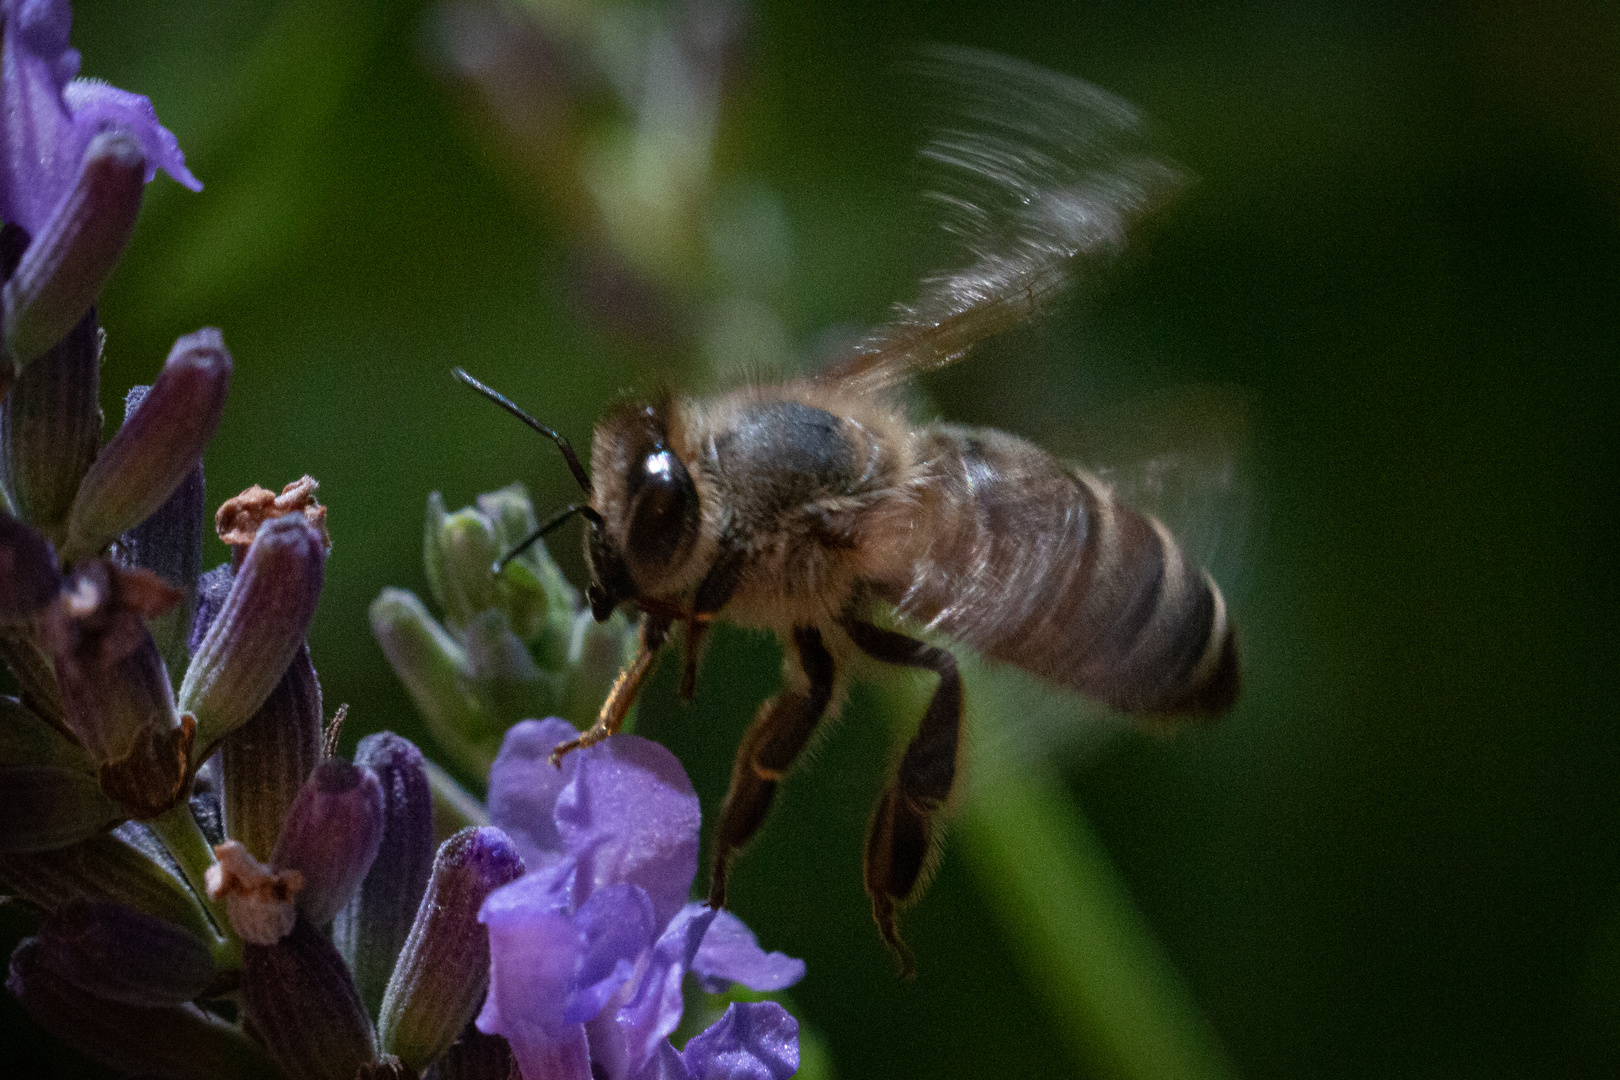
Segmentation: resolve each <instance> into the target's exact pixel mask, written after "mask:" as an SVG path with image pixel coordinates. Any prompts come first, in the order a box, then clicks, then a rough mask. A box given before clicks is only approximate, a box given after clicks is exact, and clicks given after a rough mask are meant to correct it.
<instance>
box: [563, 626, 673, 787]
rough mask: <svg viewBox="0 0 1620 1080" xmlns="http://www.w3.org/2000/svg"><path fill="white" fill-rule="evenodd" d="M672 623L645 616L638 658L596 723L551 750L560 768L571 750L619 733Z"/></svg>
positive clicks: (615, 686) (615, 684)
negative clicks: (574, 737) (575, 737)
mask: <svg viewBox="0 0 1620 1080" xmlns="http://www.w3.org/2000/svg"><path fill="white" fill-rule="evenodd" d="M669 626H670V623H669V620H668V619H667V618H665V617H663V616H662V615H648V616H647V617H646V618H644V619H642V620H641V643H640V645H639V646H638V647H637V649H636V655H635V658H634V659H633V660H631V661H630V663H629V664H628V665H627V666H626V667H625V669H624V670H623V671H621V672H619V677H618V678H617V679H615V680H614V681H613V689H612V690H610V691H608V696H607V700H606V701H604V702H603V703H602V710H601V712H599V713H597V714H596V723H594V724H592V725H591V726H590V728H589V729H587V730H586V731H583V732H581V733H580V736H579V738H577V739H570V740H569V741H568V742H565V743H558V744H557V748H556V749H554V750H553V751H552V752H551V758H550V760H551V764H552V765H553V766H554V767H557V768H560V767H561V766H562V759H563V757H564V756H565V755H566V754H568V753H569V752H570V751H573V750H578V749H579V748H580V747H582V746H592V745H594V744H596V743H599V742H601V741H602V740H603V739H605V738H607V737H608V736H610V735H613V734H616V733H617V732H618V730H619V728H620V727H622V726H623V725H624V718H625V717H626V716H628V715H629V714H630V706H632V705H634V704H635V703H636V694H638V693H639V692H640V691H641V684H642V683H644V682H646V681H647V676H648V675H649V674H651V673H652V669H653V661H655V660H657V659H658V650H659V649H660V648H662V647H663V644H664V639H665V638H667V637H668V636H669Z"/></svg>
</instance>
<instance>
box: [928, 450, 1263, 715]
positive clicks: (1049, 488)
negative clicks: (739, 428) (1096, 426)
mask: <svg viewBox="0 0 1620 1080" xmlns="http://www.w3.org/2000/svg"><path fill="white" fill-rule="evenodd" d="M919 450H920V452H921V455H922V456H923V458H924V460H926V461H927V463H928V466H927V467H928V470H929V482H928V483H927V484H925V485H922V488H921V491H920V500H919V501H920V506H919V513H920V514H922V515H924V516H925V517H926V518H927V520H924V521H921V522H919V528H918V533H919V535H924V536H928V537H930V538H931V539H930V541H929V543H928V544H927V545H926V546H925V548H924V550H923V551H922V552H921V554H920V556H919V558H918V559H917V562H916V564H915V569H914V572H913V574H912V577H911V580H910V582H909V583H908V584H907V586H906V588H905V589H904V591H903V593H902V594H901V595H900V596H899V598H898V605H899V607H900V609H901V611H902V612H903V613H904V614H906V615H909V616H911V617H913V618H916V619H919V620H921V621H923V622H925V623H927V624H928V625H929V626H930V627H933V628H936V629H939V630H942V631H944V632H945V633H948V634H950V635H951V636H952V637H955V638H957V639H959V640H961V641H962V642H964V643H965V644H967V645H970V646H972V647H973V648H975V649H977V650H979V651H980V652H982V653H984V654H985V655H986V656H989V657H991V658H993V659H997V660H1003V661H1006V662H1008V663H1011V664H1016V665H1018V666H1019V667H1021V668H1024V669H1026V670H1028V671H1031V672H1033V673H1035V674H1036V675H1039V676H1041V677H1043V678H1046V679H1049V680H1051V681H1052V682H1055V683H1058V684H1060V685H1062V686H1066V687H1069V688H1070V689H1073V690H1077V691H1079V692H1081V693H1084V694H1087V695H1089V696H1091V697H1095V698H1098V699H1100V700H1102V701H1104V702H1107V703H1108V704H1110V705H1112V706H1114V707H1116V708H1119V709H1124V710H1127V711H1130V712H1139V713H1169V714H1174V713H1205V714H1214V713H1222V712H1225V711H1226V710H1227V709H1228V708H1230V707H1231V705H1232V702H1233V701H1234V700H1235V699H1236V696H1237V690H1238V681H1239V679H1238V663H1237V650H1236V645H1235V642H1234V639H1233V635H1232V627H1231V624H1230V622H1229V621H1228V619H1227V614H1226V602H1225V599H1224V598H1223V597H1222V596H1221V592H1220V589H1219V588H1218V587H1217V586H1216V585H1215V583H1214V581H1212V580H1211V579H1210V577H1209V575H1208V574H1206V573H1205V572H1204V571H1203V570H1201V569H1200V568H1199V567H1198V566H1197V564H1195V563H1194V562H1193V561H1192V560H1191V559H1189V558H1188V557H1187V555H1186V554H1185V553H1184V552H1183V551H1182V549H1181V547H1180V545H1178V544H1177V543H1176V541H1175V538H1174V537H1172V536H1171V535H1170V532H1169V530H1167V529H1166V528H1165V527H1164V526H1163V525H1162V524H1160V523H1159V522H1158V521H1157V520H1155V519H1153V518H1149V517H1146V516H1144V515H1142V514H1139V513H1137V512H1136V511H1135V510H1132V509H1131V508H1130V507H1128V506H1126V505H1124V504H1123V503H1122V502H1120V501H1119V500H1118V499H1116V498H1115V497H1114V495H1113V493H1112V491H1110V490H1109V488H1108V487H1107V486H1106V485H1105V484H1103V483H1102V482H1101V481H1100V480H1098V479H1097V478H1096V477H1094V476H1091V475H1090V474H1088V473H1085V472H1082V471H1080V470H1076V469H1072V468H1069V467H1067V466H1064V465H1063V464H1061V463H1059V462H1058V461H1057V460H1055V459H1054V458H1052V457H1051V456H1050V455H1049V454H1047V453H1046V452H1045V451H1043V450H1041V449H1039V448H1038V447H1035V446H1033V445H1031V444H1030V443H1027V442H1024V441H1023V440H1022V439H1018V438H1015V437H1013V436H1011V435H1007V434H1005V433H1003V432H999V431H993V430H988V429H970V428H960V427H955V426H950V425H941V426H938V427H934V428H930V429H928V430H927V431H925V432H923V433H922V434H921V435H920V436H919Z"/></svg>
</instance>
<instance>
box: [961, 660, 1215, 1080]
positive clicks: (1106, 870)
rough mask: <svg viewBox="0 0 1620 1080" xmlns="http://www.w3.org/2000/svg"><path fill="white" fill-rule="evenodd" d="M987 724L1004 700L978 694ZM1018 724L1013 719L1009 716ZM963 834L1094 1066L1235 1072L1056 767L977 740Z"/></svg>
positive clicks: (1129, 1073) (1060, 1015)
mask: <svg viewBox="0 0 1620 1080" xmlns="http://www.w3.org/2000/svg"><path fill="white" fill-rule="evenodd" d="M979 701H980V702H981V703H982V704H983V705H986V706H988V708H987V709H981V710H980V711H981V713H982V714H983V716H982V718H983V720H984V721H985V729H986V730H987V731H994V730H996V729H997V725H998V722H1001V721H1004V720H1006V718H1005V717H1003V716H1000V715H997V713H998V712H1000V711H1002V707H1003V703H1002V702H1000V701H998V700H996V696H995V694H994V693H993V692H991V693H985V694H983V695H982V696H980V698H979ZM1007 722H1008V723H1010V721H1007ZM972 751H973V759H972V768H973V770H974V772H975V773H976V774H977V775H976V776H975V777H974V778H973V781H972V784H973V786H972V788H971V789H970V793H969V796H968V799H967V804H966V807H965V811H964V813H963V814H962V818H961V822H960V829H959V832H960V834H961V836H962V839H963V841H964V843H963V845H962V846H963V847H964V848H965V849H966V850H965V852H964V854H965V855H966V856H967V858H968V860H969V862H970V864H971V866H972V869H973V870H974V872H975V873H976V874H977V875H978V877H979V879H980V882H981V884H982V887H983V891H984V895H985V896H986V898H987V899H988V901H989V903H990V904H991V906H992V907H993V908H994V909H995V911H996V912H997V914H998V915H999V916H1000V918H1001V921H1002V922H1003V924H1004V926H1005V927H1006V929H1007V931H1008V936H1009V937H1010V939H1011V940H1012V941H1013V942H1014V943H1015V948H1017V949H1018V951H1019V953H1020V954H1021V959H1022V962H1023V966H1024V969H1025V972H1026V974H1027V975H1028V977H1029V978H1030V979H1031V981H1032V982H1033V983H1034V984H1035V985H1036V986H1037V987H1039V988H1040V989H1041V990H1042V992H1043V995H1044V997H1045V998H1046V1003H1047V1006H1048V1008H1049V1009H1050V1011H1051V1015H1052V1016H1053V1018H1054V1019H1055V1020H1056V1021H1057V1023H1058V1026H1059V1029H1060V1031H1061V1032H1062V1034H1063V1036H1064V1037H1065V1040H1066V1041H1067V1042H1068V1043H1069V1045H1070V1048H1071V1050H1072V1051H1073V1052H1074V1053H1075V1054H1076V1055H1077V1057H1079V1058H1081V1059H1083V1061H1084V1062H1085V1064H1086V1065H1087V1066H1089V1067H1090V1068H1089V1069H1088V1073H1092V1072H1100V1073H1101V1074H1102V1075H1107V1076H1115V1077H1121V1078H1129V1080H1161V1078H1162V1080H1171V1078H1176V1080H1185V1078H1202V1080H1228V1078H1231V1077H1233V1076H1234V1075H1235V1072H1234V1070H1233V1068H1232V1065H1231V1063H1230V1061H1229V1060H1228V1059H1227V1057H1226V1054H1225V1052H1224V1051H1223V1049H1222V1047H1221V1045H1220V1041H1219V1039H1218V1037H1217V1036H1216V1034H1215V1032H1214V1030H1213V1029H1212V1028H1211V1027H1210V1026H1209V1022H1208V1020H1206V1019H1205V1017H1204V1016H1203V1014H1202V1013H1201V1012H1200V1011H1199V1008H1198V1006H1197V1004H1196V1002H1195V1001H1194V1000H1193V997H1192V994H1191V992H1190V991H1189V989H1188V988H1187V986H1186V984H1185V983H1184V982H1183V981H1182V979H1181V976H1180V973H1179V972H1177V971H1176V969H1175V967H1174V965H1172V964H1171V962H1170V960H1169V958H1168V957H1166V956H1165V955H1164V952H1163V950H1162V948H1161V947H1160V945H1159V943H1158V941H1157V940H1156V939H1155V938H1154V936H1153V932H1152V930H1151V928H1150V927H1149V926H1148V925H1147V921H1146V919H1144V918H1143V917H1142V914H1141V912H1140V911H1139V910H1137V908H1136V905H1135V903H1134V902H1133V901H1132V899H1131V896H1130V890H1129V888H1128V887H1127V885H1126V884H1125V882H1124V881H1123V880H1122V879H1121V878H1120V877H1119V874H1118V872H1117V871H1116V870H1115V869H1114V866H1113V863H1112V861H1111V860H1110V859H1109V857H1108V852H1107V850H1106V849H1105V848H1104V847H1103V845H1102V843H1101V841H1099V840H1098V838H1097V836H1096V834H1095V833H1093V832H1092V830H1091V827H1090V825H1089V824H1088V823H1087V822H1086V820H1085V817H1084V816H1083V815H1082V814H1081V812H1080V809H1079V807H1078V806H1076V805H1075V802H1074V800H1073V798H1072V797H1070V796H1069V795H1068V793H1067V792H1065V791H1064V790H1063V788H1062V786H1061V785H1060V784H1059V783H1058V782H1057V780H1056V778H1055V777H1054V776H1053V775H1052V773H1051V771H1050V770H1049V769H1045V768H1041V767H1038V766H1032V765H1031V763H1030V762H1028V761H1024V760H1018V759H1015V757H1014V754H1013V751H1012V750H1011V749H1010V747H1009V744H1008V742H1007V740H1005V739H997V738H994V737H988V738H984V739H981V740H977V741H976V742H975V743H974V744H973V746H972Z"/></svg>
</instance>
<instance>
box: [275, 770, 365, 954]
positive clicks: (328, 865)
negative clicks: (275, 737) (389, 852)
mask: <svg viewBox="0 0 1620 1080" xmlns="http://www.w3.org/2000/svg"><path fill="white" fill-rule="evenodd" d="M382 838H383V790H382V785H381V784H379V783H378V782H377V774H376V773H374V772H372V771H371V770H370V769H367V768H364V767H360V766H355V765H351V764H349V763H348V762H347V761H343V760H340V759H338V758H333V759H332V760H330V761H323V762H321V763H320V764H319V765H317V766H315V771H314V772H312V773H310V776H309V779H308V780H306V781H305V782H304V786H303V787H302V788H300V789H299V792H298V796H297V798H295V799H294V800H293V804H292V808H291V809H290V810H289V811H288V812H287V820H286V823H285V824H284V825H283V826H282V829H281V838H280V839H279V840H277V841H276V847H275V858H274V859H273V860H272V862H273V864H274V866H275V868H276V869H277V870H296V871H298V872H299V873H300V874H302V875H303V877H304V888H303V890H302V891H301V892H299V894H298V899H297V903H298V910H299V911H300V912H302V913H303V915H304V917H305V918H306V919H308V920H309V921H310V923H311V924H313V925H315V926H325V925H327V924H328V923H330V922H331V921H332V920H333V919H334V918H335V917H336V916H337V913H338V912H339V911H341V910H342V909H343V905H345V904H347V903H348V902H349V899H350V898H351V897H352V896H354V893H355V890H356V889H358V888H359V887H360V882H362V881H363V880H365V877H366V874H367V872H368V871H370V869H371V864H372V863H373V862H374V861H376V858H377V849H378V847H379V846H380V845H381V844H382Z"/></svg>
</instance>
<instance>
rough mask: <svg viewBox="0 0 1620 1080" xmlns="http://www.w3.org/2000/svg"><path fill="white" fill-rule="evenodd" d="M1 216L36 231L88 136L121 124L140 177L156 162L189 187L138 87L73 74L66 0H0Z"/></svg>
mask: <svg viewBox="0 0 1620 1080" xmlns="http://www.w3.org/2000/svg"><path fill="white" fill-rule="evenodd" d="M0 18H3V19H4V22H5V32H4V38H3V42H0V116H4V117H5V118H6V123H5V124H4V125H0V219H3V220H5V221H8V222H15V223H16V224H18V225H20V226H22V227H23V228H24V229H26V230H27V231H28V233H29V235H31V236H37V235H39V234H40V232H41V231H42V230H43V229H44V228H45V225H46V222H47V221H48V220H49V218H50V217H51V215H52V214H53V213H54V212H55V211H56V208H57V204H58V203H60V202H61V201H62V198H63V196H64V195H65V194H66V193H67V191H68V189H69V188H70V187H71V186H72V184H73V181H74V178H75V177H76V176H77V175H78V173H79V166H80V163H81V162H82V161H83V160H84V156H85V150H86V148H87V147H88V146H89V145H90V142H91V140H92V139H94V138H95V137H96V135H98V134H100V133H101V132H103V131H107V130H109V129H113V128H119V129H122V130H123V131H125V132H127V133H128V134H129V135H130V137H132V138H133V139H134V140H135V142H136V144H137V145H138V146H139V148H140V152H141V156H142V158H143V159H144V160H145V163H146V165H145V169H144V170H143V174H142V178H143V179H144V180H148V181H149V180H151V179H152V177H153V176H154V175H155V174H156V172H157V170H158V169H159V168H161V169H162V170H163V171H164V172H166V173H168V174H169V175H170V176H172V177H173V178H174V179H175V180H177V181H179V182H180V183H181V184H182V185H184V186H185V187H188V188H190V189H191V190H193V191H200V190H201V189H202V185H201V184H199V183H198V182H197V178H196V177H194V176H192V175H191V173H190V172H189V171H188V170H187V169H186V162H185V157H184V155H182V154H181V153H180V147H179V145H178V144H177V143H176V142H175V139H174V136H173V135H171V134H170V133H169V131H168V130H167V129H166V128H164V127H163V125H162V124H159V123H158V119H157V115H156V114H155V113H154V112H153V111H152V103H151V102H150V101H148V100H147V99H146V98H144V97H142V96H141V95H139V94H132V93H129V92H128V91H124V90H119V89H118V88H117V87H113V86H107V85H106V84H104V83H97V82H73V81H71V80H72V79H73V78H74V76H75V75H77V74H78V73H79V53H78V50H76V49H73V48H70V47H69V45H68V33H69V31H70V29H71V28H72V25H73V12H72V9H71V8H70V7H69V6H68V2H67V0H0Z"/></svg>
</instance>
